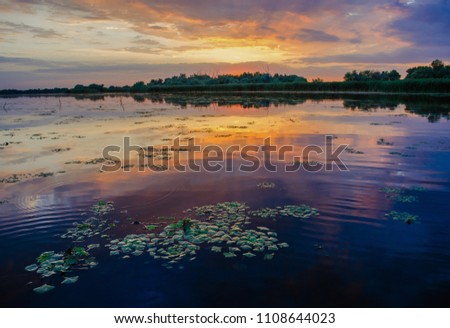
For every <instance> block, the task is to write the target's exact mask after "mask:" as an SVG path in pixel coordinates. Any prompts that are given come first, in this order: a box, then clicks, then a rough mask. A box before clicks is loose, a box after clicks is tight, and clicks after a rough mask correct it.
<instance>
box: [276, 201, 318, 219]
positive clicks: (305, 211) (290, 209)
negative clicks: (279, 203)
mask: <svg viewBox="0 0 450 328" xmlns="http://www.w3.org/2000/svg"><path fill="white" fill-rule="evenodd" d="M277 209H278V212H279V214H280V215H282V216H291V217H294V218H299V219H309V218H311V217H313V216H317V215H319V214H320V213H319V211H318V210H317V209H315V208H313V207H310V206H308V205H304V204H302V205H286V206H284V207H277Z"/></svg>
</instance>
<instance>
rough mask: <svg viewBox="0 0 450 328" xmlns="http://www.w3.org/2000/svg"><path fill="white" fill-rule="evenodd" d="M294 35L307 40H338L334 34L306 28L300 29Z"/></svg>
mask: <svg viewBox="0 0 450 328" xmlns="http://www.w3.org/2000/svg"><path fill="white" fill-rule="evenodd" d="M294 37H295V38H296V39H299V40H302V41H307V42H338V41H339V40H340V39H339V38H338V37H337V36H335V35H332V34H328V33H326V32H323V31H318V30H312V29H308V28H303V29H301V30H300V32H298V33H297V34H295V36H294Z"/></svg>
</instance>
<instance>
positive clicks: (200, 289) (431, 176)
mask: <svg viewBox="0 0 450 328" xmlns="http://www.w3.org/2000/svg"><path fill="white" fill-rule="evenodd" d="M0 106H1V107H2V108H3V111H2V112H0V155H1V160H0V179H3V180H2V181H3V182H2V183H0V202H1V203H2V204H1V205H0V249H1V252H0V291H1V295H2V296H1V298H0V305H1V306H3V307H279V306H280V307H281V306H282V307H341V306H349V307H369V306H370V307H381V306H382V307H400V306H401V307H417V306H419V307H428V306H433V307H440V306H443V307H449V306H450V237H449V236H450V215H449V213H450V203H449V201H448V200H449V197H450V165H449V163H450V122H449V120H448V114H449V111H450V102H449V99H448V98H444V99H442V98H426V99H424V98H418V97H385V96H384V97H383V96H367V95H346V96H340V97H332V96H318V95H315V96H311V97H308V96H304V95H277V96H269V95H266V96H265V95H262V96H261V95H260V96H252V95H234V96H232V95H229V96H224V95H220V96H212V95H210V96H201V97H200V96H181V95H177V96H170V95H169V96H152V97H144V96H135V97H134V98H132V97H126V96H122V97H119V96H117V97H108V96H105V97H95V98H83V97H79V98H75V97H61V98H58V97H40V98H39V97H18V98H2V99H0ZM325 135H332V136H334V139H333V143H334V145H335V146H338V145H339V144H346V145H349V147H350V148H349V149H347V151H345V152H343V153H342V155H341V159H342V160H343V162H344V163H345V164H346V166H347V167H348V171H340V170H338V169H337V168H336V167H334V170H333V171H331V172H326V171H323V170H322V171H319V172H316V173H312V172H306V171H304V170H300V171H297V172H284V171H283V170H281V169H280V170H278V171H277V172H267V171H266V170H265V169H264V168H262V167H261V168H260V169H259V170H257V171H255V172H252V173H245V172H240V171H239V170H237V169H234V170H233V171H232V172H225V171H224V170H222V171H219V172H215V173H211V172H205V171H201V172H190V171H188V172H177V171H175V170H174V169H173V168H171V166H170V164H171V163H172V162H171V161H172V159H169V160H168V162H167V163H165V162H164V160H163V159H162V160H161V162H160V163H159V162H158V163H156V164H158V165H164V164H169V167H170V169H169V170H168V171H161V172H154V171H150V170H145V171H144V172H139V170H138V166H137V165H136V163H137V162H136V158H131V159H130V162H129V163H128V162H127V163H126V164H129V165H132V164H134V165H136V166H134V167H131V169H130V172H122V171H120V172H114V173H110V172H101V171H100V168H101V164H100V163H96V162H95V161H93V160H94V159H97V158H100V157H102V149H103V148H104V147H106V146H108V145H122V144H123V137H124V136H128V137H130V140H131V143H132V144H135V145H142V146H161V145H165V144H170V142H171V140H173V139H174V138H180V140H181V143H182V144H183V145H184V144H187V143H188V140H190V139H191V138H194V140H195V142H196V143H197V144H199V145H201V146H206V145H218V146H220V147H223V148H226V147H228V146H230V145H241V146H244V145H258V146H260V145H262V143H263V140H264V138H267V137H270V138H271V140H272V143H273V144H275V145H277V146H282V145H293V146H294V147H296V148H298V149H304V147H306V146H307V145H310V144H315V145H319V146H324V143H325ZM172 155H173V154H172ZM312 159H313V160H314V161H317V162H323V161H324V158H322V157H321V156H319V155H317V156H315V157H313V158H312ZM196 160H198V161H199V162H201V160H202V157H201V156H197V157H196ZM287 160H292V158H290V157H289V156H288V158H287V159H286V161H287ZM233 161H234V163H235V164H238V163H240V162H241V160H239V159H238V158H236V157H234V158H233ZM275 162H276V163H275V165H276V166H277V167H281V166H282V164H283V163H284V162H283V161H278V160H277V161H275ZM261 183H266V184H267V185H270V186H271V187H270V188H261V185H260V184H261ZM258 185H259V186H258ZM386 187H389V188H396V189H395V190H397V193H392V192H391V193H389V192H386V190H387V189H383V188H386ZM397 196H398V198H395V197H397ZM408 197H409V198H408ZM99 200H105V201H112V202H114V208H115V210H114V211H113V212H110V213H108V214H107V215H106V216H105V218H107V219H108V220H110V222H115V223H116V227H114V228H113V229H111V230H110V231H108V234H109V235H110V238H119V239H120V238H123V237H124V236H126V235H127V234H133V233H139V234H141V233H149V231H148V230H144V226H145V225H147V224H152V223H156V224H160V225H159V226H158V228H157V230H156V233H158V232H159V230H158V229H161V228H162V227H163V226H164V224H161V223H160V222H161V219H159V217H161V216H164V217H171V216H173V217H175V218H177V219H181V218H183V217H185V216H186V215H185V214H183V210H185V209H188V208H192V207H194V206H202V205H208V204H216V203H219V202H228V201H237V202H242V203H246V204H247V205H248V206H249V207H250V208H251V209H258V208H262V207H276V206H284V205H298V204H307V205H309V206H312V207H314V208H316V209H317V210H318V211H319V212H320V215H319V216H317V217H313V218H309V219H295V218H292V217H281V218H280V217H278V218H276V219H275V220H272V219H259V220H261V221H258V222H257V223H255V225H264V226H266V227H268V228H270V229H271V230H273V231H275V232H276V233H277V234H278V239H279V241H280V242H286V243H288V244H289V247H287V248H282V249H280V250H279V251H277V252H276V254H275V256H274V258H273V259H272V260H264V256H263V255H262V254H256V255H257V256H255V257H253V258H246V257H243V256H241V255H240V254H239V255H238V256H236V257H234V258H225V257H224V256H223V255H222V254H221V253H214V252H211V251H210V248H211V246H210V245H206V244H205V245H202V246H201V249H200V250H199V251H198V252H197V254H196V259H195V260H192V261H190V260H189V259H188V258H186V259H184V260H182V261H180V262H179V263H177V264H176V265H174V266H173V268H172V269H166V268H165V267H164V266H162V265H161V264H162V262H161V261H158V260H155V259H153V258H152V257H150V256H149V255H148V254H146V253H144V254H143V255H141V256H131V258H130V259H121V257H120V256H119V257H117V256H110V254H109V249H107V248H106V247H105V244H107V243H108V239H109V237H108V238H106V239H105V238H103V239H102V238H100V237H99V236H95V237H93V238H91V239H89V240H86V242H84V243H81V245H88V244H92V243H99V244H100V247H99V248H96V249H94V250H92V251H91V255H93V256H95V257H96V259H97V261H98V265H97V266H96V267H94V268H92V269H89V270H74V272H72V276H73V275H77V276H79V280H78V282H76V284H70V285H61V284H60V282H61V280H62V279H61V277H60V275H54V276H52V277H49V278H46V279H43V280H41V278H40V276H39V275H38V274H37V273H36V272H27V271H26V270H25V269H24V268H25V267H26V266H28V265H30V264H33V263H35V261H36V257H38V256H39V254H41V253H42V252H44V251H51V250H54V251H56V252H64V251H65V250H66V249H68V248H69V247H71V246H73V242H72V241H71V240H68V239H63V238H61V237H60V236H61V234H64V233H65V232H66V231H67V229H69V228H71V227H72V226H73V224H74V223H75V222H81V221H83V220H85V219H87V218H88V217H90V216H92V213H89V210H90V207H91V206H92V205H93V204H95V203H97V202H98V201H99ZM391 211H397V212H406V213H409V214H410V215H413V216H416V217H417V220H416V221H415V222H414V223H413V224H405V223H404V222H402V221H399V220H394V219H393V218H392V217H388V216H386V215H385V214H387V213H390V212H391ZM135 221H136V222H135ZM138 222H139V223H140V224H133V223H138ZM43 283H47V284H49V285H53V286H55V287H56V288H55V289H53V290H52V291H50V292H48V293H45V294H38V293H36V292H34V291H33V289H34V288H36V287H39V286H41V285H42V284H43Z"/></svg>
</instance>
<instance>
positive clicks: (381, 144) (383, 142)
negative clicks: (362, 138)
mask: <svg viewBox="0 0 450 328" xmlns="http://www.w3.org/2000/svg"><path fill="white" fill-rule="evenodd" d="M377 145H379V146H393V145H394V143H393V142H389V141H387V140H385V139H384V138H380V139H378V141H377Z"/></svg>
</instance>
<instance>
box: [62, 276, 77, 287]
mask: <svg viewBox="0 0 450 328" xmlns="http://www.w3.org/2000/svg"><path fill="white" fill-rule="evenodd" d="M77 281H78V276H74V277H65V278H64V280H63V281H62V282H61V284H63V285H69V284H74V283H76V282H77Z"/></svg>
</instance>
